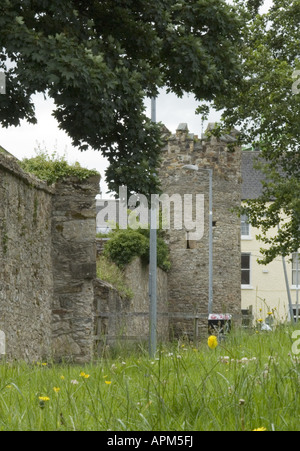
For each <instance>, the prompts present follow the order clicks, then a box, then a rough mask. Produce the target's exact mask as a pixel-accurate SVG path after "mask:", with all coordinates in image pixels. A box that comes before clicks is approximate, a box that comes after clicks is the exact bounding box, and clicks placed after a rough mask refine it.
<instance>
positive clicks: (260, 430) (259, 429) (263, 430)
mask: <svg viewBox="0 0 300 451" xmlns="http://www.w3.org/2000/svg"><path fill="white" fill-rule="evenodd" d="M266 430H267V429H266V428H258V429H254V430H253V432H265V431H266Z"/></svg>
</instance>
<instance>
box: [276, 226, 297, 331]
mask: <svg viewBox="0 0 300 451" xmlns="http://www.w3.org/2000/svg"><path fill="white" fill-rule="evenodd" d="M278 231H280V224H278ZM282 265H283V272H284V278H285V285H286V292H287V296H288V302H289V312H290V317H291V322H292V323H294V322H295V321H294V311H293V303H292V297H291V291H290V286H289V278H288V273H287V269H286V263H285V258H284V256H282Z"/></svg>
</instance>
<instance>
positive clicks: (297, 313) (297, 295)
mask: <svg viewBox="0 0 300 451" xmlns="http://www.w3.org/2000/svg"><path fill="white" fill-rule="evenodd" d="M298 318H299V251H297V253H296V323H298Z"/></svg>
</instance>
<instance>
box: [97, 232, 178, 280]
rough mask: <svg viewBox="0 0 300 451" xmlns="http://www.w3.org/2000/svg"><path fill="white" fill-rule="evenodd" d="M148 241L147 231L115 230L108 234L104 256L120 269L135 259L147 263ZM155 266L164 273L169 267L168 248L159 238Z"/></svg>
mask: <svg viewBox="0 0 300 451" xmlns="http://www.w3.org/2000/svg"><path fill="white" fill-rule="evenodd" d="M149 241H150V232H149V230H143V229H138V230H131V229H127V230H116V231H114V232H112V233H111V234H110V240H109V241H108V243H107V244H106V246H105V250H104V255H105V256H106V257H107V258H109V259H110V260H111V261H113V262H114V263H116V264H117V265H118V266H119V267H121V268H123V267H124V266H126V265H128V264H129V263H131V262H132V261H133V260H134V259H135V258H136V257H140V258H141V259H142V261H143V262H145V263H149V253H150V250H149V248H150V243H149ZM157 264H158V267H159V268H161V269H163V270H164V271H168V270H169V269H170V267H171V263H170V260H169V249H168V246H167V244H166V243H165V242H164V240H163V239H162V238H161V237H160V236H158V238H157Z"/></svg>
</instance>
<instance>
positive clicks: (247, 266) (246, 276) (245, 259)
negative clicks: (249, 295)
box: [241, 253, 251, 288]
mask: <svg viewBox="0 0 300 451" xmlns="http://www.w3.org/2000/svg"><path fill="white" fill-rule="evenodd" d="M241 269H242V277H241V279H242V280H241V283H242V288H249V287H250V286H251V254H249V253H243V254H242V258H241Z"/></svg>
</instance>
